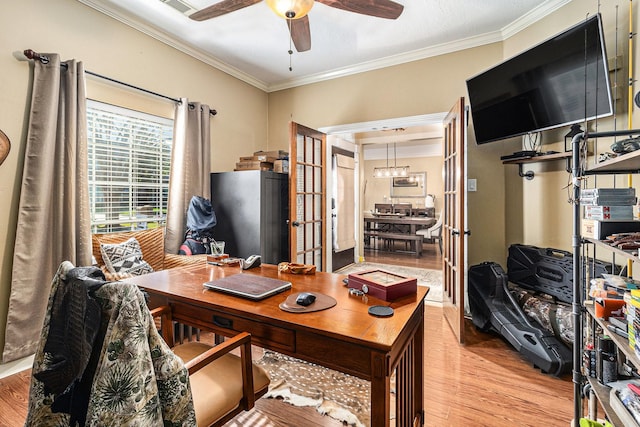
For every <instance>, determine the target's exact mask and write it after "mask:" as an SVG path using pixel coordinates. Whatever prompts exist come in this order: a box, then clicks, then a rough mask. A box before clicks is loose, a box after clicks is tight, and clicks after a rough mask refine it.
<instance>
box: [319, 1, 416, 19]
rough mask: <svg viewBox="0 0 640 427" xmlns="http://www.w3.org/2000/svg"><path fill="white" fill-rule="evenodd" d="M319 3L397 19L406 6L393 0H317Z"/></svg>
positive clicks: (363, 13)
mask: <svg viewBox="0 0 640 427" xmlns="http://www.w3.org/2000/svg"><path fill="white" fill-rule="evenodd" d="M317 1H318V3H322V4H326V5H327V6H331V7H335V8H336V9H342V10H348V11H349V12H355V13H360V14H362V15H369V16H375V17H378V18H386V19H397V18H398V17H399V16H400V14H402V11H403V10H404V6H403V5H401V4H399V3H396V2H394V1H391V0H317Z"/></svg>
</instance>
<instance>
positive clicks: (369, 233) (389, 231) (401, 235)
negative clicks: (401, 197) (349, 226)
mask: <svg viewBox="0 0 640 427" xmlns="http://www.w3.org/2000/svg"><path fill="white" fill-rule="evenodd" d="M435 223H436V218H434V217H428V216H422V215H418V216H407V215H401V214H396V213H376V212H370V213H365V214H364V237H365V242H366V243H368V245H369V246H371V239H372V238H376V240H380V239H388V240H405V241H409V242H411V245H412V252H414V253H415V254H416V255H420V254H421V253H422V251H421V247H422V236H418V235H417V234H416V231H418V230H419V229H421V228H429V227H431V226H432V225H433V224H435ZM418 245H420V246H419V247H418ZM376 248H377V247H376ZM390 250H395V249H394V247H393V245H391V246H390Z"/></svg>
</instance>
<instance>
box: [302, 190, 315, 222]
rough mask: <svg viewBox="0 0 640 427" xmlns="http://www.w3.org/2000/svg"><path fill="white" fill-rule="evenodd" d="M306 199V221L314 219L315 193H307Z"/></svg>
mask: <svg viewBox="0 0 640 427" xmlns="http://www.w3.org/2000/svg"><path fill="white" fill-rule="evenodd" d="M304 200H305V208H304V209H305V215H304V216H305V218H304V220H305V221H313V194H307V195H305V197H304Z"/></svg>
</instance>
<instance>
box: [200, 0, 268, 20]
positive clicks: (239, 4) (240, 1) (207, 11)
mask: <svg viewBox="0 0 640 427" xmlns="http://www.w3.org/2000/svg"><path fill="white" fill-rule="evenodd" d="M261 1H262V0H222V1H221V2H220V3H216V4H212V5H211V6H209V7H205V8H204V9H201V10H199V11H197V12H194V13H192V14H191V15H189V18H191V19H193V20H194V21H206V20H207V19H211V18H215V17H216V16H220V15H225V14H227V13H230V12H234V11H236V10H239V9H243V8H245V7H247V6H251V5H253V4H256V3H260V2H261Z"/></svg>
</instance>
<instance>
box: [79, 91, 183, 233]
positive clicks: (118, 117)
mask: <svg viewBox="0 0 640 427" xmlns="http://www.w3.org/2000/svg"><path fill="white" fill-rule="evenodd" d="M87 142H88V154H89V162H88V163H89V199H90V204H91V229H92V232H93V233H109V232H118V231H125V230H136V229H145V228H152V227H158V226H161V225H164V222H165V219H166V211H167V198H168V193H169V172H170V160H171V145H172V142H173V120H170V119H166V118H163V117H157V116H153V115H150V114H146V113H142V112H139V111H134V110H130V109H126V108H122V107H118V106H114V105H109V104H105V103H101V102H97V101H91V100H90V101H88V102H87Z"/></svg>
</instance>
